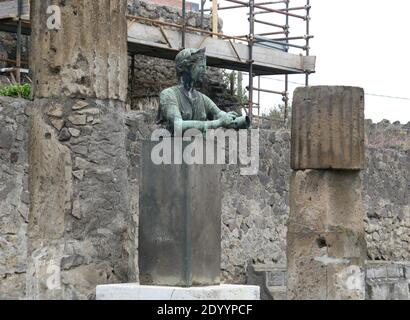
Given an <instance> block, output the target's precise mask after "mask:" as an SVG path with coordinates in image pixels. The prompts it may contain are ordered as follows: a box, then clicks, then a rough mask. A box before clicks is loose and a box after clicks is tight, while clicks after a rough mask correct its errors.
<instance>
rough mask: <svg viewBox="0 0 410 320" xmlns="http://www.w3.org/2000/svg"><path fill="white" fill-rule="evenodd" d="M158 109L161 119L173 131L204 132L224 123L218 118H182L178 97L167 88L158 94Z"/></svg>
mask: <svg viewBox="0 0 410 320" xmlns="http://www.w3.org/2000/svg"><path fill="white" fill-rule="evenodd" d="M160 110H161V113H162V115H161V117H162V119H163V120H164V121H165V122H166V123H167V125H168V128H169V129H170V130H171V131H173V132H174V133H178V132H181V133H183V132H185V131H186V130H189V129H197V130H199V131H201V132H206V131H207V130H209V129H217V128H220V127H222V126H223V125H224V121H223V120H222V119H219V118H218V119H216V120H213V121H196V120H183V119H182V116H181V112H180V111H179V107H178V99H177V98H176V96H175V94H174V93H173V92H172V91H169V90H164V91H163V92H162V93H161V95H160Z"/></svg>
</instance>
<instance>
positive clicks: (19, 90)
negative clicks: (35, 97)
mask: <svg viewBox="0 0 410 320" xmlns="http://www.w3.org/2000/svg"><path fill="white" fill-rule="evenodd" d="M30 92H31V87H30V85H29V84H28V83H25V84H11V85H8V86H5V87H2V88H0V96H5V97H19V98H24V99H30Z"/></svg>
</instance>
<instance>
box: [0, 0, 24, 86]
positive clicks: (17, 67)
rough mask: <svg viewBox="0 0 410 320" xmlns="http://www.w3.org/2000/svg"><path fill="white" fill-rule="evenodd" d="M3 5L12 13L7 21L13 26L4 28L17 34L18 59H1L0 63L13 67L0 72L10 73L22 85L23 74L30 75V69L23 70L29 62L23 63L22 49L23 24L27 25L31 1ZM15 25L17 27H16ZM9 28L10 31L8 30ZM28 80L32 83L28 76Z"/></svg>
mask: <svg viewBox="0 0 410 320" xmlns="http://www.w3.org/2000/svg"><path fill="white" fill-rule="evenodd" d="M3 4H5V5H8V7H7V8H8V10H9V11H10V13H7V14H6V17H5V20H6V21H7V20H10V22H11V24H10V25H8V23H6V24H5V26H4V27H6V28H5V30H7V31H11V32H14V31H15V33H16V59H15V60H12V59H5V58H0V62H6V63H8V64H11V65H12V66H11V67H7V68H1V69H0V72H1V73H10V76H11V78H12V82H15V83H18V84H20V83H21V74H22V73H24V74H28V73H29V70H28V69H23V68H22V64H26V65H27V64H28V61H23V60H22V58H21V55H22V53H21V48H22V35H23V33H25V32H23V24H26V23H27V21H26V19H27V12H28V11H29V9H28V8H29V7H30V0H16V1H15V2H13V1H7V3H6V2H3ZM11 4H14V6H11ZM14 11H15V12H14ZM23 15H24V17H23ZM14 25H15V27H14ZM7 27H9V28H10V29H9V30H8V28H7ZM26 78H27V79H28V80H29V81H30V80H31V79H30V78H28V77H27V76H26Z"/></svg>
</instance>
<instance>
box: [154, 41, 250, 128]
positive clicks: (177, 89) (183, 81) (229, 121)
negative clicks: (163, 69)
mask: <svg viewBox="0 0 410 320" xmlns="http://www.w3.org/2000/svg"><path fill="white" fill-rule="evenodd" d="M175 63H176V72H177V77H178V85H176V86H174V87H171V88H168V89H165V90H164V91H162V92H161V95H160V106H159V111H158V118H157V123H158V124H165V125H166V127H167V129H168V130H169V131H170V132H171V133H175V132H180V133H183V132H185V131H186V130H188V129H197V130H200V131H202V132H206V131H207V130H209V129H218V128H226V129H236V130H239V129H247V128H249V126H250V120H249V118H248V117H239V115H238V114H237V113H236V112H228V113H227V112H224V111H222V110H220V109H219V108H218V107H217V106H216V105H215V103H213V102H212V100H211V99H209V98H208V97H207V96H206V95H204V94H202V93H201V92H199V91H197V90H195V88H194V85H195V84H196V83H200V82H202V81H203V77H204V75H205V70H206V56H205V48H204V49H184V50H182V51H181V52H180V53H178V55H177V56H176V59H175Z"/></svg>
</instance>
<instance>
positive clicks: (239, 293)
mask: <svg viewBox="0 0 410 320" xmlns="http://www.w3.org/2000/svg"><path fill="white" fill-rule="evenodd" d="M97 300H260V293H259V287H257V286H244V285H219V286H209V287H191V288H181V287H156V286H141V285H139V284H132V283H130V284H117V285H105V286H98V287H97Z"/></svg>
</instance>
